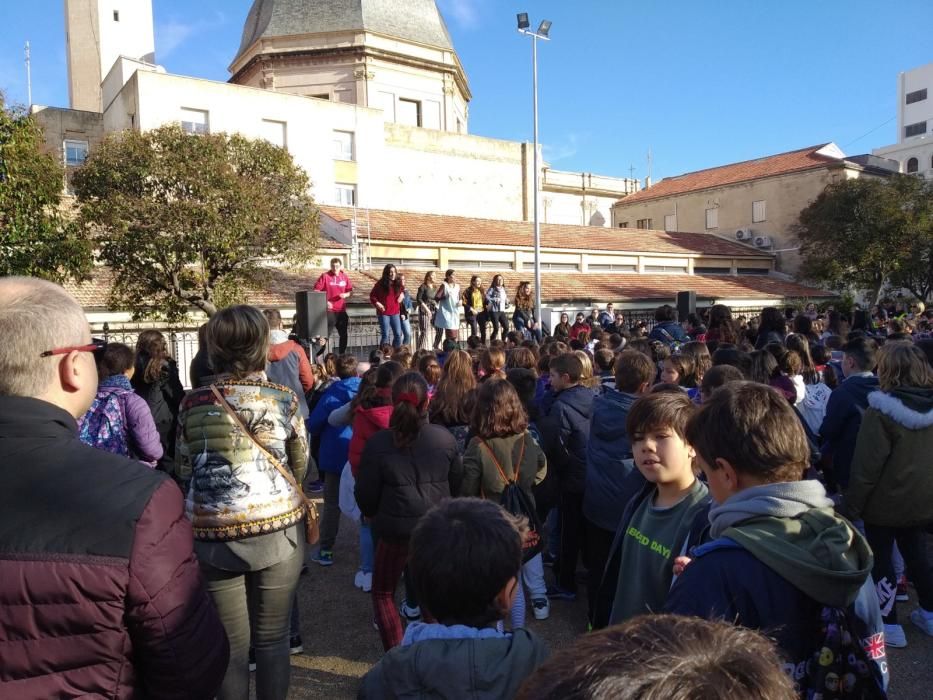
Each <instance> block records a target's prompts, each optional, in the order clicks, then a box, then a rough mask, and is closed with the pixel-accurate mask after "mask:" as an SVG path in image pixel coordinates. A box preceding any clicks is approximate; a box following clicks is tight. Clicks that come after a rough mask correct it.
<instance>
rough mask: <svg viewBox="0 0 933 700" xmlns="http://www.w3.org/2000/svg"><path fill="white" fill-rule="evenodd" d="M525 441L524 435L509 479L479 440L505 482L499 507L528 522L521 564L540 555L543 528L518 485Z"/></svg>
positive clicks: (487, 446) (490, 452) (484, 442)
mask: <svg viewBox="0 0 933 700" xmlns="http://www.w3.org/2000/svg"><path fill="white" fill-rule="evenodd" d="M527 439H528V434H527V433H525V435H523V436H522V442H521V449H520V450H519V453H518V460H517V461H515V462H513V463H512V464H513V469H512V471H513V472H514V473H515V476H513V477H512V478H511V479H510V478H509V477H507V476H506V475H505V470H504V469H503V468H502V465H500V464H499V460H498V459H496V454H495V453H494V452H493V451H492V448H491V447H489V445H488V444H487V443H486V441H485V440H483V439H482V438H481V439H480V443H482V445H483V447H485V448H486V451H487V452H488V453H489V456H490V457H491V458H492V462H493V464H495V465H496V469H498V470H499V476H501V477H502V480H503V481H504V482H505V488H504V489H503V490H502V498H501V500H500V501H499V505H501V506H502V507H503V508H504V509H505V510H506V511H507V512H509V513H511V514H512V515H515V516H518V517H520V518H524V519H525V520H527V521H528V532H527V533H526V534H525V540H524V542H522V561H523V562H527V561H529V560H531V559H533V558H534V557H535V556H537V555H538V554H540V553H541V550H542V549H543V548H544V528H543V526H542V524H541V519H540V518H539V517H538V511H537V509H536V508H535V506H534V504H533V503H532V502H531V498H529V497H528V494H526V493H525V492H524V491H522V488H521V486H519V485H518V478H519V475H520V474H521V468H522V460H523V459H524V457H525V441H526V440H527Z"/></svg>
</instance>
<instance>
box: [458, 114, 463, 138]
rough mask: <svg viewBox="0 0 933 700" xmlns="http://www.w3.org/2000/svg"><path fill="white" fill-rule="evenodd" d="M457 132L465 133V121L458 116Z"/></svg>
mask: <svg viewBox="0 0 933 700" xmlns="http://www.w3.org/2000/svg"><path fill="white" fill-rule="evenodd" d="M457 133H458V134H462V133H463V122H462V121H460V117H457Z"/></svg>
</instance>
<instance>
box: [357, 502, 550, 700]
mask: <svg viewBox="0 0 933 700" xmlns="http://www.w3.org/2000/svg"><path fill="white" fill-rule="evenodd" d="M523 529H524V523H521V522H519V521H517V520H516V518H514V517H513V516H511V515H509V514H508V513H506V512H505V511H504V510H503V509H502V508H501V507H500V506H499V505H497V504H495V503H492V502H490V501H485V500H481V499H478V498H457V499H451V500H446V501H442V502H441V503H440V504H438V505H437V506H435V507H434V508H432V509H431V510H430V511H428V512H427V513H426V514H425V515H424V516H422V518H421V520H420V521H419V522H418V525H417V526H416V527H415V530H414V532H412V535H411V543H410V559H409V570H410V572H411V576H412V579H413V581H414V584H415V587H416V588H417V592H418V600H419V601H420V603H421V606H422V608H424V609H425V610H426V611H427V612H428V615H429V616H430V618H431V619H433V620H435V621H436V622H434V623H424V622H416V623H412V624H410V625H408V627H407V629H406V630H405V636H404V637H403V638H402V643H401V645H399V646H397V647H395V648H394V649H391V650H390V651H389V652H388V653H387V654H386V655H385V656H384V657H382V659H381V660H380V661H379V663H377V664H376V665H375V666H374V667H373V668H372V670H371V671H369V673H367V674H366V676H364V678H363V683H362V686H361V688H360V691H359V697H360V698H400V697H406V698H407V697H448V698H455V697H479V695H477V693H478V692H479V693H480V695H481V696H482V697H490V698H511V697H514V696H515V693H516V692H517V691H518V688H519V687H520V686H521V684H522V682H523V681H524V680H525V679H526V678H527V677H528V676H529V675H530V674H531V673H532V671H534V669H535V668H537V667H538V666H539V665H540V664H541V663H542V662H543V661H544V660H545V659H546V658H547V655H548V652H547V648H546V646H545V645H544V643H543V642H542V641H541V640H539V639H538V638H537V637H536V636H535V635H534V634H532V633H531V632H529V631H528V630H526V629H523V628H519V629H515V630H512V632H511V633H505V632H499V631H497V630H496V623H498V622H499V621H500V620H502V619H503V618H504V617H505V616H506V615H507V614H508V612H509V608H510V607H511V605H512V600H513V598H514V597H515V593H516V590H517V587H518V585H519V584H518V576H519V571H520V569H521V565H522V537H523Z"/></svg>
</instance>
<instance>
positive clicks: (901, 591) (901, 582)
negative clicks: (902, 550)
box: [895, 576, 910, 603]
mask: <svg viewBox="0 0 933 700" xmlns="http://www.w3.org/2000/svg"><path fill="white" fill-rule="evenodd" d="M895 600H899V601H900V602H902V603H906V602H907V601H908V600H910V595H908V592H907V577H906V576H901V577H900V578H899V579H897V596H896V597H895Z"/></svg>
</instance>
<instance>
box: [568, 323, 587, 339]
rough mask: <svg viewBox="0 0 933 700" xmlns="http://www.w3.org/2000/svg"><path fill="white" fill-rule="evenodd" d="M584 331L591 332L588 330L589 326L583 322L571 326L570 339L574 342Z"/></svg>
mask: <svg viewBox="0 0 933 700" xmlns="http://www.w3.org/2000/svg"><path fill="white" fill-rule="evenodd" d="M584 331H586V332H587V333H591V332H592V329H591V328H590V324H588V323H587V322H586V321H584V322H583V323H574V324H573V325H572V326H570V339H571V340H576V339H577V337H578V336H579V335H580V334H581V333H583V332H584Z"/></svg>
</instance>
